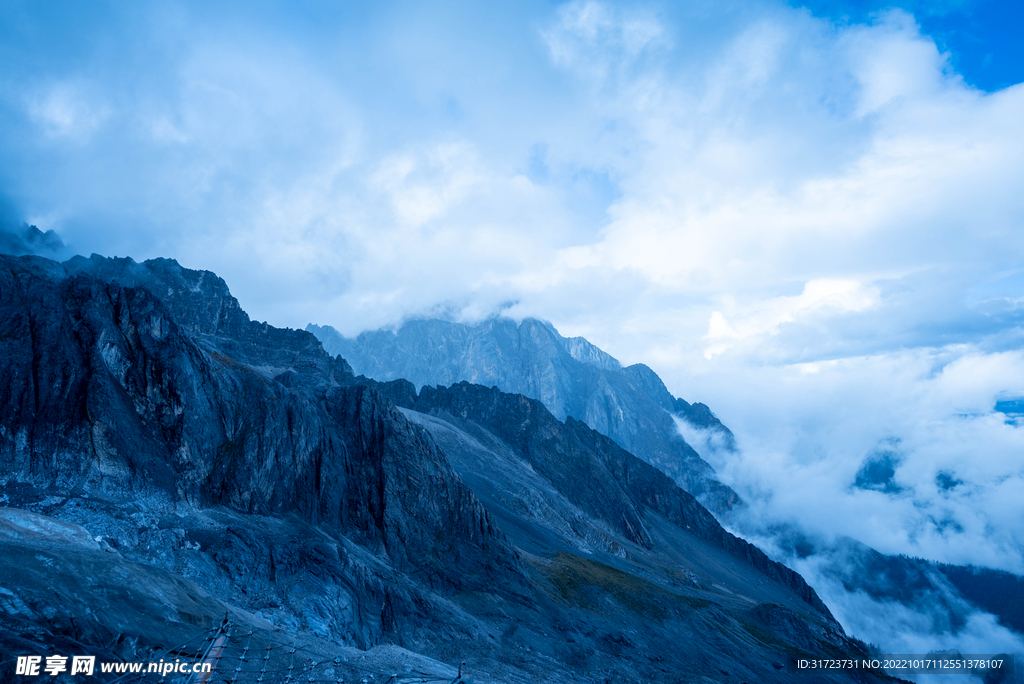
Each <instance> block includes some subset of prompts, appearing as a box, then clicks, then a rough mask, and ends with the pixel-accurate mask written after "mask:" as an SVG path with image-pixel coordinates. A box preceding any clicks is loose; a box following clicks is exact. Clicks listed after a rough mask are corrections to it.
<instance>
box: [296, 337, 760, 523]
mask: <svg viewBox="0 0 1024 684" xmlns="http://www.w3.org/2000/svg"><path fill="white" fill-rule="evenodd" d="M306 329H307V330H308V331H310V332H312V333H313V334H315V335H316V336H317V337H318V338H319V339H320V341H321V342H323V344H324V348H325V349H327V350H328V351H329V352H331V353H332V354H340V355H342V356H344V357H345V358H346V359H347V360H348V361H349V362H350V363H351V364H352V367H353V369H354V372H355V373H358V374H363V375H366V376H367V377H370V378H373V379H376V380H380V381H389V380H395V379H398V378H404V379H406V380H409V381H410V382H412V383H413V385H415V386H416V388H417V389H418V388H420V387H423V386H428V385H429V386H432V385H443V386H447V385H451V384H452V383H455V382H462V381H466V382H471V383H475V384H479V385H485V386H488V387H490V386H492V385H493V386H497V387H498V388H500V389H501V390H502V391H505V392H509V393H512V394H523V395H525V396H527V397H530V398H532V399H537V400H539V401H541V402H543V404H544V405H545V406H546V407H547V408H548V410H549V411H551V413H553V414H554V415H555V417H556V418H558V419H559V420H565V419H566V418H568V417H570V416H571V417H573V418H575V419H577V420H581V421H583V422H584V423H586V424H587V425H589V426H590V427H592V428H594V429H595V430H597V431H598V432H600V433H601V434H603V435H606V436H608V437H611V438H612V439H613V440H615V442H616V443H618V444H619V446H621V447H622V448H624V449H626V450H627V451H629V452H631V453H633V454H636V455H637V456H639V457H640V458H642V459H644V460H645V461H647V462H648V463H651V464H653V465H655V466H657V467H658V468H660V469H661V470H662V471H664V472H665V473H667V474H668V475H669V476H670V477H672V479H674V480H675V481H676V482H677V483H678V484H679V485H680V486H681V487H683V488H684V489H686V490H687V491H688V492H690V493H691V494H693V495H694V496H696V497H697V498H698V499H699V500H700V501H701V502H702V503H703V504H704V505H706V506H707V507H708V508H710V509H711V510H712V511H714V512H716V513H724V512H726V511H728V510H729V509H731V508H732V507H733V506H735V505H737V504H738V503H740V499H739V496H738V495H737V494H736V492H734V491H733V490H732V489H731V488H729V487H728V486H726V485H724V484H722V483H721V482H720V481H719V480H718V478H717V476H716V475H715V471H714V469H713V468H712V467H711V465H709V464H708V463H707V462H706V461H705V460H704V459H702V458H701V457H700V455H699V454H698V453H697V452H696V451H695V450H694V449H693V448H692V447H691V446H690V445H689V444H687V443H686V441H685V440H684V439H683V437H682V436H681V435H680V434H679V430H678V429H677V427H676V424H675V421H674V420H673V416H677V417H679V418H682V419H684V420H686V421H688V422H689V423H691V424H692V425H693V426H694V427H697V428H699V429H702V430H710V431H712V432H714V433H715V434H716V435H718V436H720V438H721V441H722V442H723V444H724V445H725V448H728V449H731V448H734V443H735V442H734V438H733V435H732V433H731V432H730V431H729V430H728V428H726V427H725V426H724V425H722V423H721V422H720V421H719V420H718V419H717V418H716V417H715V416H714V414H713V413H711V411H710V409H708V407H707V406H705V405H704V404H699V403H698V404H689V403H687V402H686V401H684V400H683V399H678V398H676V397H673V396H672V394H671V393H670V392H669V391H668V389H667V388H666V387H665V384H664V383H663V382H662V381H661V378H659V377H658V375H657V374H656V373H655V372H654V371H652V370H651V369H650V368H648V367H647V366H645V365H643V364H635V365H633V366H629V367H627V368H622V367H621V365H620V364H619V362H618V361H616V360H615V359H614V358H612V357H611V356H610V355H608V354H607V353H605V352H603V351H601V350H600V349H598V348H597V347H595V346H594V345H592V344H591V343H590V342H588V341H587V340H585V339H583V338H582V337H573V338H564V337H562V336H561V335H559V334H558V332H557V331H556V330H555V329H554V327H552V326H551V325H550V324H549V323H544V322H541V321H538V320H535V319H532V318H527V319H525V320H523V322H522V323H520V324H516V323H515V321H512V320H511V319H508V318H493V319H490V320H487V321H484V322H483V323H480V324H478V325H476V326H467V325H462V324H459V323H453V322H450V321H442V320H411V321H408V322H407V323H405V324H404V325H403V326H402V327H401V328H399V329H398V330H397V331H396V332H392V331H389V330H378V331H371V332H364V333H362V334H361V335H359V336H358V337H356V338H355V339H348V338H345V337H343V336H342V335H340V334H338V332H337V331H336V330H334V329H333V328H331V327H330V326H322V327H321V326H316V325H312V324H310V325H308V326H307V327H306Z"/></svg>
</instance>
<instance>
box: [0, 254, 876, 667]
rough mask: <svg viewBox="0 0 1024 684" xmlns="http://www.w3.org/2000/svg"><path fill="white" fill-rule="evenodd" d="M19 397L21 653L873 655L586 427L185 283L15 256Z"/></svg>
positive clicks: (15, 442)
mask: <svg viewBox="0 0 1024 684" xmlns="http://www.w3.org/2000/svg"><path fill="white" fill-rule="evenodd" d="M536 332H537V334H538V335H540V334H542V333H544V330H543V329H540V328H538V329H537V331H536ZM545 334H546V333H545ZM549 339H551V338H550V337H549ZM556 341H557V340H556ZM573 344H574V345H575V346H574V347H573V348H574V349H575V351H574V352H573V354H574V355H575V356H578V357H581V358H587V359H590V360H591V361H594V360H595V359H596V362H600V363H602V364H604V365H605V366H606V367H607V368H605V370H608V369H613V368H614V364H612V362H611V361H609V360H608V359H603V360H602V357H600V355H599V354H596V352H594V351H593V350H589V349H588V348H587V347H586V346H585V345H583V344H582V343H581V342H579V341H577V342H574V343H573ZM575 356H572V355H570V356H569V357H567V358H570V359H571V360H572V362H573V363H578V361H576V358H575ZM587 367H596V366H587ZM627 370H629V369H627ZM609 372H611V371H609ZM636 372H637V371H634V373H636ZM641 375H642V372H641ZM622 377H623V378H628V377H629V376H628V374H624V375H622ZM654 377H655V378H656V376H654ZM643 378H646V381H648V384H651V383H653V380H652V379H651V378H650V377H649V376H646V375H642V377H641V379H643ZM652 386H654V385H652ZM0 392H2V393H3V396H4V397H5V401H4V402H3V403H0V468H2V469H3V477H2V478H0V497H2V501H3V502H4V503H5V504H6V505H7V506H10V507H17V508H23V509H29V510H30V512H28V513H19V512H14V511H11V510H10V509H4V515H0V546H2V548H3V551H4V553H5V555H7V557H9V558H13V559H16V560H17V562H18V563H20V564H23V565H24V568H18V569H12V568H10V567H8V568H5V569H4V570H2V571H0V586H2V587H3V589H2V591H0V611H3V612H5V613H6V615H7V617H8V618H9V619H8V620H7V621H6V622H2V623H0V646H3V647H4V648H5V649H7V650H8V652H15V651H18V652H22V651H25V650H29V652H31V650H33V649H34V650H36V651H39V652H41V651H43V650H45V649H48V648H53V647H60V648H65V647H66V648H67V649H72V648H74V649H78V651H77V652H89V651H90V649H92V650H94V651H95V652H97V653H102V654H106V655H109V656H110V657H121V658H126V659H136V658H140V657H141V656H143V655H148V656H153V655H155V654H158V653H159V647H161V645H162V646H163V647H166V646H167V645H168V641H169V640H171V641H173V640H177V639H179V638H182V637H183V636H186V635H187V634H189V633H192V632H194V631H195V630H197V629H200V628H207V627H210V625H211V621H212V620H214V619H215V616H217V615H220V614H222V613H221V611H225V612H227V613H230V614H232V615H234V616H235V617H236V619H237V620H238V621H239V622H240V624H245V625H247V626H249V628H251V629H253V630H254V631H256V632H259V634H260V635H262V636H261V638H266V639H273V638H277V639H279V640H280V639H281V637H280V633H279V632H277V631H275V630H281V629H284V630H286V631H287V632H288V633H289V634H288V639H289V640H297V643H298V644H299V645H300V646H303V647H304V648H305V647H309V648H312V646H313V645H314V644H319V645H317V646H316V648H317V649H319V650H318V652H319V653H324V654H332V653H333V652H334V651H335V650H336V647H337V645H338V644H347V645H354V646H358V647H360V648H367V647H370V646H374V645H376V644H381V643H385V642H393V643H397V644H400V645H403V646H407V647H409V648H415V649H417V650H419V651H421V652H422V653H425V654H427V655H429V656H430V657H433V658H438V659H444V660H448V661H454V662H456V663H457V662H459V661H460V660H468V661H470V663H471V665H472V666H474V667H475V668H477V671H478V672H479V671H487V670H489V671H491V672H495V673H496V674H495V675H494V676H493V677H492V678H488V677H484V676H481V677H479V678H478V681H481V682H485V683H486V682H488V681H494V682H499V681H500V682H517V683H518V682H523V683H524V684H525V682H531V684H532V683H534V682H551V683H554V682H562V681H567V680H569V679H570V678H577V679H580V680H581V681H586V682H589V683H590V684H598V682H603V681H605V680H606V679H607V678H609V677H611V678H614V680H615V681H623V682H640V681H663V682H674V681H678V674H679V673H680V672H683V673H696V674H704V673H711V674H715V673H718V672H722V671H724V668H726V667H728V668H730V670H732V671H735V672H738V673H740V675H739V676H741V677H742V678H746V679H747V680H748V681H775V682H782V681H785V680H786V675H785V673H783V672H779V671H778V670H777V668H778V667H780V666H778V665H776V664H775V663H776V662H777V659H778V658H779V657H782V656H780V655H779V653H778V652H777V650H776V649H779V648H783V649H789V650H790V651H793V649H803V650H808V649H809V650H810V651H811V652H816V653H837V652H840V651H842V650H844V649H845V650H849V649H856V648H859V646H858V645H857V644H856V643H854V642H851V641H850V640H849V639H847V638H846V637H845V635H843V633H842V629H841V627H839V626H838V625H837V624H835V622H834V620H832V618H831V616H830V615H829V613H828V611H827V609H825V608H824V606H822V605H820V601H817V597H816V595H815V594H814V592H813V591H812V590H810V588H809V587H807V586H806V584H804V583H803V581H802V580H801V579H800V578H799V576H798V575H796V574H795V573H792V572H790V571H788V570H786V569H785V568H782V567H781V566H778V565H776V564H773V563H772V562H771V561H769V560H768V559H767V558H766V557H764V555H763V554H761V552H760V551H758V550H757V549H755V548H754V547H752V546H751V545H749V544H746V542H743V541H742V540H738V539H736V538H735V537H732V535H729V534H728V533H726V532H725V531H724V530H723V529H722V528H721V527H720V526H719V525H718V524H717V522H715V520H714V518H713V517H712V516H711V514H710V513H708V511H707V510H705V509H704V508H702V507H701V506H700V505H699V504H698V503H697V502H696V501H695V500H694V499H693V497H691V496H690V495H688V494H686V493H685V492H683V491H681V490H680V489H679V488H678V487H677V486H676V485H675V484H674V483H673V482H672V480H671V479H669V478H668V477H667V476H665V475H664V474H662V473H661V472H659V471H658V470H657V469H655V468H653V467H651V466H650V465H648V464H646V463H644V462H642V461H640V460H638V459H637V458H635V457H633V456H632V455H631V454H629V453H627V452H626V451H624V450H623V449H622V448H621V447H619V446H618V445H617V444H616V443H615V442H614V441H612V440H611V439H608V438H605V437H603V436H602V435H600V434H599V433H597V432H595V431H593V430H591V429H590V428H589V427H587V426H586V425H585V424H584V423H582V422H580V421H578V420H575V419H572V418H566V420H565V421H564V422H562V421H560V420H558V419H557V418H556V417H555V416H553V415H552V414H551V413H550V412H549V411H548V410H547V409H546V408H545V406H544V405H543V404H542V403H541V402H539V401H535V400H531V399H529V398H527V397H524V396H520V395H512V394H507V393H503V392H501V391H499V390H497V389H487V388H485V387H481V386H478V385H468V384H460V385H456V386H454V387H451V388H449V389H440V388H438V389H431V388H425V389H424V390H423V391H422V392H420V393H419V394H417V393H416V391H415V387H414V386H413V385H412V384H411V383H408V382H404V381H399V382H392V383H387V384H380V383H376V382H373V381H370V380H366V379H365V378H362V379H360V378H355V377H353V375H352V373H351V370H350V367H349V366H348V364H347V363H346V362H345V361H344V360H342V359H341V358H340V357H337V358H331V357H330V356H329V355H328V354H327V353H326V352H324V351H323V349H322V348H321V347H320V346H319V344H318V343H317V342H316V340H315V338H314V337H313V336H312V335H310V334H309V333H305V332H300V331H288V330H278V329H276V328H273V327H272V326H268V325H266V324H261V323H256V322H253V321H250V320H249V318H248V316H247V315H246V314H245V313H244V312H243V311H242V310H241V309H240V308H239V307H238V303H237V301H235V300H234V298H233V297H231V295H230V292H229V291H228V290H227V286H226V285H225V284H224V282H223V281H222V280H220V279H219V278H217V277H216V276H214V275H213V274H210V273H202V272H196V271H189V270H187V269H182V268H181V267H180V266H178V265H177V264H176V263H175V262H173V261H169V260H155V261H151V262H145V263H143V264H136V263H135V262H133V261H131V260H108V259H102V258H99V257H93V258H91V259H81V258H78V259H74V260H72V261H70V262H68V263H66V264H64V265H61V264H57V263H54V262H52V261H48V260H45V259H41V258H36V257H23V258H11V257H0ZM662 399H664V397H662ZM652 401H653V399H652ZM400 407H401V408H400ZM428 414H429V415H428ZM665 415H666V416H667V414H665ZM445 421H451V422H445ZM442 423H444V425H442ZM435 435H436V437H435ZM474 435H475V436H474ZM471 442H473V443H475V444H476V446H473V448H472V449H470V448H469V447H468V446H467V445H469V444H470V443H471ZM456 466H457V467H456ZM499 470H502V472H503V473H504V474H503V475H499V472H498V471H499ZM460 473H461V474H460ZM467 483H472V486H473V487H476V490H474V489H472V488H471V487H470V486H468V485H467ZM510 487H516V488H518V489H517V491H516V492H514V493H513V494H514V496H512V497H511V498H510V497H509V493H510ZM476 492H479V495H478V494H477V493H476ZM502 497H505V498H504V499H503V498H502ZM517 498H518V503H517V505H518V506H519V508H518V509H517V510H511V509H508V508H506V507H503V505H502V502H503V501H505V502H511V503H516V501H512V499H517ZM542 505H548V506H549V507H550V508H551V509H552V511H554V514H553V515H550V516H549V515H547V514H546V513H544V512H543V511H541V510H540V508H541V506H542ZM563 523H564V524H563ZM26 530H36V531H38V530H44V531H47V532H46V534H42V533H40V534H41V536H38V538H37V536H34V535H35V533H34V532H33V533H30V532H28V531H26ZM591 541H593V542H594V543H593V544H592V546H593V548H584V546H585V545H586V544H590V542H591ZM528 543H529V544H530V550H529V551H526V550H524V546H526V545H527V544H528ZM48 582H51V583H52V586H47V583H48ZM136 585H139V588H138V590H136V588H135V587H136ZM729 587H731V589H730V588H729ZM136 592H137V593H136ZM133 597H137V600H138V601H139V604H138V606H135V607H133V606H132V602H133V601H135V600H136V598H133ZM769 604H771V605H769ZM150 605H161V606H162V608H161V609H160V610H159V611H154V615H157V616H158V617H159V620H153V619H150V620H144V619H141V617H140V614H141V612H142V610H143V609H144V608H145V607H147V606H150ZM758 605H762V608H761V609H760V612H758V611H757V610H754V608H755V607H756V606H758ZM773 606H774V607H773ZM125 616H128V617H127V618H126V617H125ZM157 623H159V624H157ZM134 624H137V625H138V626H133V625H134ZM773 625H774V626H773ZM758 630H763V632H762V631H758ZM762 633H764V634H768V635H769V636H767V637H762V636H758V635H759V634H762ZM275 634H278V636H276V637H275V636H274V635H275ZM780 635H781V636H780ZM317 639H325V640H326V642H324V643H321V642H320V641H317ZM773 639H775V641H773ZM797 642H799V645H794V644H797ZM279 643H280V641H279ZM290 643H294V641H292V642H290ZM325 643H326V645H325ZM680 644H688V645H689V646H687V647H684V648H680V646H679V645H680ZM332 649H333V650H332ZM793 652H795V651H793ZM328 657H331V656H330V655H329V656H328ZM0 676H2V675H0ZM716 676H717V675H716ZM842 678H843V676H842V675H840V676H836V677H832V676H825V675H822V676H820V677H813V676H812V677H808V678H807V681H808V682H811V681H835V680H838V679H842ZM861 678H862V679H863V680H865V681H874V679H873V678H872V677H871V676H868V675H863V676H861ZM240 681H246V680H245V679H244V678H243V680H240ZM248 681H256V680H255V679H254V678H250V679H248Z"/></svg>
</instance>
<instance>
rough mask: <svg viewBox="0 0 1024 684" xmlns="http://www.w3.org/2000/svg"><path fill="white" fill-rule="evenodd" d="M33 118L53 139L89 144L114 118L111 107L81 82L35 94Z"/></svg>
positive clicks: (31, 107) (31, 106)
mask: <svg viewBox="0 0 1024 684" xmlns="http://www.w3.org/2000/svg"><path fill="white" fill-rule="evenodd" d="M28 112H29V116H30V117H31V118H32V120H33V121H35V122H36V123H37V124H38V125H39V126H40V127H41V128H42V129H43V131H44V133H45V135H46V136H47V137H50V138H57V139H61V138H63V139H67V140H72V141H75V142H79V143H82V142H85V141H87V140H88V139H89V138H90V137H92V135H93V134H94V133H95V132H96V131H97V130H98V129H99V127H100V126H101V125H102V124H103V122H104V121H105V120H106V119H107V118H108V117H109V116H110V108H109V107H108V106H106V105H105V104H103V103H102V102H101V101H99V100H98V99H97V98H96V97H95V96H94V95H92V94H91V93H89V88H88V87H87V86H86V85H84V84H81V83H73V82H58V83H54V84H52V85H50V86H48V87H46V88H44V89H42V90H41V91H38V92H36V93H35V94H34V95H32V96H31V97H30V99H29V102H28Z"/></svg>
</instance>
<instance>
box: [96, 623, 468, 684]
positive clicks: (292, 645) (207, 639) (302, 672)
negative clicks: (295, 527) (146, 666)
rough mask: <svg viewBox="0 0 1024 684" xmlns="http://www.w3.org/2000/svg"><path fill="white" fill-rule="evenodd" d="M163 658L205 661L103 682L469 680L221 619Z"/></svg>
mask: <svg viewBox="0 0 1024 684" xmlns="http://www.w3.org/2000/svg"><path fill="white" fill-rule="evenodd" d="M153 658H154V659H152V660H150V661H149V662H156V660H157V659H158V660H160V661H161V662H164V663H172V662H177V661H185V662H187V663H189V664H190V665H191V664H193V663H201V664H203V665H207V664H208V665H209V667H208V668H203V669H208V671H206V672H196V673H191V672H189V673H188V674H185V673H174V672H169V673H166V674H161V673H160V672H148V673H147V672H145V671H143V672H141V673H139V672H127V673H124V674H121V675H118V676H115V678H114V679H110V680H108V682H107V684H136V683H141V682H145V683H147V684H155V683H159V684H472V682H473V679H472V677H470V676H469V675H467V674H464V673H463V667H464V665H465V663H463V664H462V665H460V666H459V673H458V675H456V676H455V677H454V678H452V677H451V676H450V675H447V676H446V675H440V674H437V673H428V672H422V671H416V670H413V671H408V672H387V671H383V670H380V669H373V668H368V667H365V666H363V665H360V664H359V663H355V662H352V661H351V659H350V658H348V657H346V656H342V655H335V656H334V657H328V656H324V655H323V654H322V653H316V652H315V651H314V650H313V648H312V647H311V646H310V645H308V644H298V643H296V642H289V641H287V640H285V639H283V638H275V637H273V636H270V637H268V636H264V635H262V634H259V635H258V634H257V633H256V632H255V631H253V630H251V629H250V630H247V631H240V630H238V629H237V626H236V625H235V624H234V622H233V621H232V620H230V619H229V618H228V617H225V618H224V621H223V622H221V623H220V624H219V625H217V626H216V627H212V628H210V629H208V630H205V631H203V632H200V633H199V634H196V635H195V636H193V637H192V638H191V639H189V640H188V641H186V642H185V643H182V644H179V645H178V646H175V647H173V648H167V649H164V650H163V651H160V652H158V653H156V654H155V655H154V656H153Z"/></svg>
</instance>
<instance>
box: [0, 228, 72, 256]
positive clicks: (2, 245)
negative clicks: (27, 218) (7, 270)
mask: <svg viewBox="0 0 1024 684" xmlns="http://www.w3.org/2000/svg"><path fill="white" fill-rule="evenodd" d="M65 252H67V248H66V247H65V246H64V241H63V240H61V239H60V236H59V235H57V233H55V232H53V231H52V230H48V231H46V232H45V233H44V232H43V231H41V230H39V229H38V228H36V227H35V226H30V225H28V224H27V223H24V224H22V225H20V226H6V227H4V226H0V254H11V255H14V256H21V255H23V254H37V255H40V256H47V257H51V258H55V257H58V256H60V255H62V254H64V253H65Z"/></svg>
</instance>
